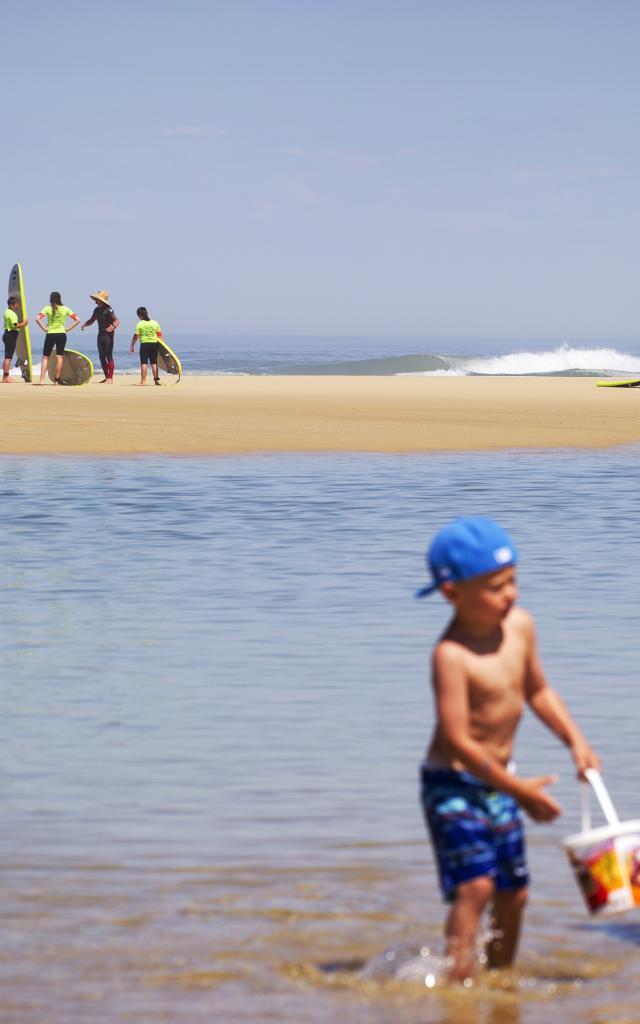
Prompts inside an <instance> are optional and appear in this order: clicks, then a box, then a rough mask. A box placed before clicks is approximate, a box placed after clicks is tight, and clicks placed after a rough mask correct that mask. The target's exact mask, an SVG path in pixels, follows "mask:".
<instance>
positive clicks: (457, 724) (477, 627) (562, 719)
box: [418, 518, 600, 981]
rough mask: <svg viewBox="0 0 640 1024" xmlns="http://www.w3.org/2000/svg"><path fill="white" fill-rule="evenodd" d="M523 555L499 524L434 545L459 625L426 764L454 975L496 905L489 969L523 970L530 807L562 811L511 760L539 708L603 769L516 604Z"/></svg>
mask: <svg viewBox="0 0 640 1024" xmlns="http://www.w3.org/2000/svg"><path fill="white" fill-rule="evenodd" d="M517 560H518V559H517V553H516V550H515V548H514V546H513V544H512V543H511V541H510V539H509V537H508V536H507V534H506V533H505V531H504V530H503V529H502V527H500V526H498V524H497V523H494V522H492V521H491V520H489V519H478V518H466V519H457V520H456V521H455V522H453V523H451V524H450V525H449V526H445V527H444V528H443V529H442V530H441V531H440V532H439V533H438V534H437V535H436V537H435V539H434V540H433V542H432V544H431V546H430V548H429V553H428V564H429V567H430V569H431V574H432V583H431V584H430V585H429V586H426V587H424V588H423V589H422V590H421V591H419V592H418V597H423V596H425V595H426V594H430V593H432V592H433V591H435V590H440V592H441V593H442V595H443V597H444V598H446V600H447V601H449V603H450V604H451V605H452V606H453V617H452V619H451V621H450V623H449V625H448V626H447V628H446V630H445V632H444V633H443V634H442V636H441V637H440V639H439V640H438V642H437V644H436V646H435V649H434V652H433V661H432V673H433V674H432V681H433V691H434V698H435V710H436V727H435V730H434V734H433V738H432V740H431V745H430V747H429V750H428V753H427V757H426V761H425V762H424V764H423V765H422V770H421V775H422V807H423V811H424V816H425V819H426V823H427V826H428V828H429V831H430V833H431V839H432V842H433V846H434V850H435V854H436V859H437V862H438V868H439V874H440V883H441V887H442V891H443V895H444V898H445V901H446V902H447V903H449V904H450V905H451V909H450V911H449V915H448V918H447V923H446V935H447V955H448V956H449V957H451V962H452V967H451V977H452V979H455V980H459V981H464V980H465V979H466V978H468V977H469V976H470V975H471V974H472V972H473V962H474V953H475V943H476V936H477V933H478V929H479V926H480V921H481V919H482V915H483V912H484V910H485V908H488V907H491V911H492V929H491V937H490V939H489V942H488V944H487V949H486V963H487V966H488V967H490V968H497V967H508V966H510V964H511V963H512V962H513V959H514V957H515V953H516V948H517V944H518V935H519V931H520V923H521V919H522V914H523V910H524V906H525V903H526V899H527V887H528V882H529V879H528V871H527V862H526V852H525V837H524V827H523V821H522V813H521V809H522V810H525V811H526V812H527V814H529V816H530V817H531V818H533V820H534V821H541V822H544V821H553V819H554V818H555V817H556V816H557V815H558V814H560V812H561V808H560V806H559V804H558V803H556V801H555V800H554V799H553V797H551V796H550V795H549V794H548V793H547V792H546V790H545V787H546V786H548V785H549V784H550V783H552V782H554V781H555V776H553V775H540V776H538V777H536V778H528V779H525V778H521V777H520V776H518V775H516V774H515V772H514V771H513V769H512V767H510V763H511V755H512V748H513V742H514V738H515V732H516V729H517V726H518V723H519V721H520V717H521V715H522V712H523V710H524V706H525V704H529V706H530V707H531V709H532V710H533V711H534V712H535V714H536V715H537V716H538V718H540V719H541V720H542V722H543V723H544V724H545V725H546V726H547V728H548V729H550V730H551V732H553V733H554V734H555V735H556V736H557V737H558V739H560V740H562V742H564V743H565V744H566V746H567V747H568V748H569V750H570V752H571V756H572V758H573V761H574V763H575V766H576V768H577V770H578V773H579V775H580V776H583V775H584V772H585V770H586V769H587V768H599V764H600V762H599V759H598V756H597V754H595V753H594V751H593V750H592V749H591V747H590V746H589V744H588V743H587V741H586V740H585V738H584V736H583V735H582V733H581V732H580V730H579V728H578V726H577V725H576V723H575V722H574V720H573V718H572V717H571V715H570V714H569V712H568V711H567V709H566V708H565V706H564V704H563V703H562V701H561V700H560V697H559V696H558V694H557V693H556V692H555V691H554V690H552V689H551V687H550V686H549V685H548V683H547V680H546V678H545V675H544V671H543V668H542V665H541V663H540V658H539V655H538V652H537V649H536V639H535V629H534V624H533V620H532V618H531V616H530V615H529V613H528V612H526V611H524V609H522V608H519V607H518V606H517V605H516V599H517V586H516V568H515V567H516V563H517Z"/></svg>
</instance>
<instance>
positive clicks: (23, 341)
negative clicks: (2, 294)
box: [7, 263, 33, 384]
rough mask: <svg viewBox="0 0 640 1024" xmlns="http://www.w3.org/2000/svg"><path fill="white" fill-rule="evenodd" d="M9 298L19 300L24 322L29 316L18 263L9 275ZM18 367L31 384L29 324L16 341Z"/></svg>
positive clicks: (24, 379) (21, 330) (21, 317)
mask: <svg viewBox="0 0 640 1024" xmlns="http://www.w3.org/2000/svg"><path fill="white" fill-rule="evenodd" d="M7 294H8V297H9V298H10V299H17V300H18V319H19V320H24V318H25V317H26V315H27V303H26V302H25V298H24V282H23V280H22V267H21V266H20V264H19V263H16V264H15V265H14V266H13V267H12V268H11V273H10V274H9V290H8V293H7ZM16 367H17V368H18V369H19V370H20V373H21V374H22V379H23V381H25V383H27V384H31V381H32V379H33V363H32V361H31V339H30V337H29V324H25V326H24V327H21V328H20V333H19V334H18V340H17V341H16Z"/></svg>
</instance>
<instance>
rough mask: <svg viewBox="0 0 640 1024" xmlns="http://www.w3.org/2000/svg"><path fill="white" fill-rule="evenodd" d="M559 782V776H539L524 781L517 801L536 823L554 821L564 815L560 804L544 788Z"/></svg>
mask: <svg viewBox="0 0 640 1024" xmlns="http://www.w3.org/2000/svg"><path fill="white" fill-rule="evenodd" d="M557 781H558V776H557V775H537V776H536V777H535V778H534V779H523V780H522V784H521V785H522V789H521V792H520V793H519V794H518V796H517V801H518V803H519V804H520V806H521V807H522V808H523V809H524V810H525V811H526V812H527V814H528V815H529V817H531V818H533V820H534V821H553V819H554V818H557V817H558V815H559V814H561V813H562V808H561V806H560V804H559V803H556V801H555V800H554V799H553V797H552V796H550V795H549V794H548V793H545V791H544V788H543V787H544V786H550V785H551V784H552V783H553V782H557Z"/></svg>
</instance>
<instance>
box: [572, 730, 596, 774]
mask: <svg viewBox="0 0 640 1024" xmlns="http://www.w3.org/2000/svg"><path fill="white" fill-rule="evenodd" d="M571 756H572V758H573V760H574V763H575V766H576V768H577V769H578V778H579V779H584V777H585V774H584V773H585V771H586V770H587V768H595V769H596V771H598V772H599V771H601V770H602V766H601V762H600V758H599V757H598V755H597V754H596V752H595V750H592V749H591V747H590V746H589V744H588V743H587V741H586V740H584V739H582V738H581V739H579V740H576V741H575V743H574V744H573V746H572V747H571Z"/></svg>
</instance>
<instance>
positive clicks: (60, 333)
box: [36, 292, 80, 384]
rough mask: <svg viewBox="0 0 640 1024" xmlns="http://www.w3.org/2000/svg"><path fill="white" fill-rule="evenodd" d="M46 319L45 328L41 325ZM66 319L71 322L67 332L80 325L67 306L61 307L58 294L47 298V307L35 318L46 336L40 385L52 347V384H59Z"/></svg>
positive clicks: (65, 338) (42, 382) (53, 293)
mask: <svg viewBox="0 0 640 1024" xmlns="http://www.w3.org/2000/svg"><path fill="white" fill-rule="evenodd" d="M45 317H46V318H47V326H46V327H45V326H44V324H43V322H42V321H43V320H44V319H45ZM67 317H69V319H70V320H73V323H72V324H71V327H69V331H72V330H73V328H74V327H77V326H78V324H79V323H80V317H79V316H76V314H75V313H74V312H73V311H72V310H71V309H69V307H68V306H63V305H62V299H61V298H60V292H51V295H50V296H49V305H48V306H45V307H44V309H42V310H41V311H40V312H39V313H38V315H37V317H36V323H37V325H38V327H40V328H41V329H42V330H43V331H44V332H45V334H46V338H45V339H44V348H43V350H42V365H41V367H40V380H39V383H40V384H44V378H45V376H46V373H47V368H48V366H49V356H50V355H51V353H52V352H53V349H54V346H55V350H56V379H55V381H54V384H59V383H60V374H61V373H62V357H63V355H64V347H65V345H66V344H67V327H66V321H67Z"/></svg>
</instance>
